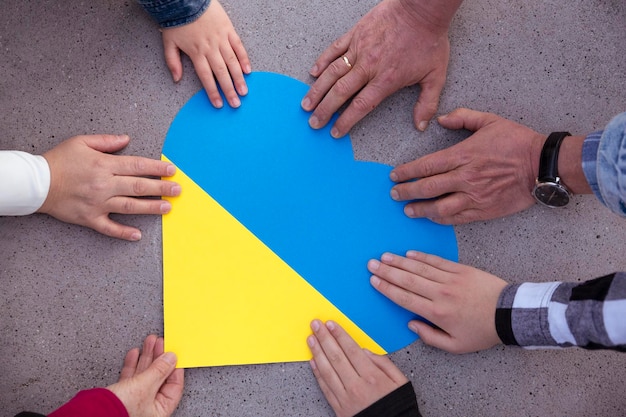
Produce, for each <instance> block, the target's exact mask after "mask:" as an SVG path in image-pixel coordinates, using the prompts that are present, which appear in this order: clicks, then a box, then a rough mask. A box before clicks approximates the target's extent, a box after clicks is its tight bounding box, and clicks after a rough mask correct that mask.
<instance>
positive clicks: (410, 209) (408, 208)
mask: <svg viewBox="0 0 626 417" xmlns="http://www.w3.org/2000/svg"><path fill="white" fill-rule="evenodd" d="M404 214H406V215H407V216H409V217H414V216H415V211H414V210H413V207H411V206H406V207H405V208H404Z"/></svg>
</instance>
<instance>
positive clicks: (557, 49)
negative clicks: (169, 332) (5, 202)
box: [0, 0, 626, 417]
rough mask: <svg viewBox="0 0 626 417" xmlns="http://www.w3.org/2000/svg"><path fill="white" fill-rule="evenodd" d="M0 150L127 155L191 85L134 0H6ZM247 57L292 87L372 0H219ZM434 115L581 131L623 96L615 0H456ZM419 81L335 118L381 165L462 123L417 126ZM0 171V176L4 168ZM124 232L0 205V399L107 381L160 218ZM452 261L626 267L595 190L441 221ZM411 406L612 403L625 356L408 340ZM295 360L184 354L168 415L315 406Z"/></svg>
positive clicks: (145, 285) (600, 406)
mask: <svg viewBox="0 0 626 417" xmlns="http://www.w3.org/2000/svg"><path fill="white" fill-rule="evenodd" d="M0 3H1V7H0V8H1V10H2V12H1V17H0V51H1V52H0V53H1V54H2V60H1V61H0V69H1V70H0V71H1V74H2V77H0V118H1V120H2V122H1V123H0V148H2V149H20V150H25V151H29V152H34V153H43V152H44V151H46V150H48V149H49V148H51V147H52V146H54V145H56V144H58V143H59V142H61V141H62V140H64V139H65V138H68V137H71V136H74V135H76V134H82V133H127V134H129V135H130V136H131V137H132V142H131V144H130V146H129V147H128V148H127V149H126V150H125V151H124V152H123V153H125V154H139V155H144V156H149V157H154V158H157V157H159V155H160V149H161V145H162V143H163V139H164V137H165V133H166V131H167V128H168V126H169V124H170V123H171V121H172V119H173V118H174V116H175V114H176V112H177V111H178V110H179V109H180V107H181V106H182V105H183V104H184V103H185V101H186V100H187V99H188V98H189V97H191V96H192V95H193V94H194V93H195V92H196V91H197V90H198V89H199V88H200V84H199V82H198V80H197V78H196V77H195V74H194V73H193V68H192V67H191V66H190V65H189V62H188V61H187V62H186V66H185V76H184V79H183V81H182V82H181V83H180V84H178V85H175V84H173V83H172V82H171V78H170V76H169V73H168V71H167V68H166V67H165V64H164V61H163V58H162V47H161V41H160V35H159V32H158V31H157V30H156V27H155V25H154V24H153V23H152V22H151V21H150V19H149V18H148V17H147V15H145V14H144V13H143V11H142V10H141V9H140V8H139V7H138V6H137V5H136V4H134V3H133V2H132V1H131V0H125V1H124V0H105V1H97V2H95V1H83V0H66V1H62V2H61V1H58V2H57V1H39V2H22V1H15V0H3V1H1V2H0ZM223 4H224V6H225V8H226V9H227V11H228V12H229V13H230V16H231V18H232V20H233V23H234V24H235V26H236V27H237V28H238V31H239V33H240V35H241V37H242V39H243V41H244V43H245V45H246V47H247V49H248V52H249V53H250V56H251V59H252V63H253V66H254V69H256V70H263V71H274V72H279V73H284V74H287V75H289V76H292V77H295V78H297V79H299V80H302V81H304V82H307V83H311V82H312V79H311V78H310V77H309V75H308V69H309V67H310V65H311V64H312V63H313V62H314V60H315V58H316V57H317V55H318V54H319V53H320V52H321V51H323V50H324V49H325V47H326V46H327V45H329V43H330V42H331V41H332V40H333V39H335V38H336V37H338V36H339V35H341V34H343V33H344V32H345V31H346V30H348V29H349V28H350V27H352V25H353V24H354V23H355V22H356V21H357V20H358V18H359V17H360V16H361V15H363V14H364V13H366V12H367V11H368V10H369V9H370V8H371V7H372V6H373V5H374V4H376V1H374V0H365V1H363V0H361V1H338V2H337V1H334V2H333V1H318V2H312V1H286V0H279V1H271V2H270V1H267V0H246V1H243V0H224V1H223ZM451 39H452V53H451V62H450V68H449V75H448V80H447V83H446V86H445V89H444V91H443V95H442V98H441V106H440V113H443V112H447V111H449V110H452V109H454V108H456V107H459V106H464V107H471V108H476V109H479V110H485V111H492V112H496V113H499V114H501V115H503V116H506V117H509V118H511V119H513V120H516V121H519V122H521V123H524V124H527V125H529V126H531V127H533V128H534V129H536V130H538V131H540V132H544V133H548V132H550V131H553V130H561V129H567V130H570V131H572V132H576V133H587V132H589V131H592V130H595V129H598V128H602V127H603V126H604V124H605V123H606V122H607V121H608V120H609V119H610V118H611V117H612V116H613V115H615V114H617V113H619V112H622V111H624V109H626V95H625V94H624V91H626V54H625V53H624V45H626V4H625V3H624V2H623V1H620V0H606V1H603V0H594V1H591V0H588V1H585V0H573V1H569V2H560V1H554V0H547V1H543V2H542V1H538V0H532V1H529V2H517V1H512V0H504V1H496V0H474V1H468V2H466V4H464V5H463V6H462V8H461V10H460V11H459V13H458V15H457V17H456V19H455V20H454V22H453V27H452V35H451ZM418 91H419V89H418V88H409V89H406V90H403V91H401V92H399V93H397V94H396V95H394V96H393V97H391V98H389V99H388V100H386V101H384V102H383V103H382V105H381V106H380V107H379V108H378V109H377V110H376V111H375V112H373V113H372V114H371V115H370V116H369V117H367V118H366V119H365V120H364V121H362V122H361V123H359V124H358V125H357V126H356V127H355V128H354V129H353V131H352V140H353V142H354V147H355V153H356V156H357V158H359V159H366V160H376V161H381V162H385V163H389V164H398V163H401V162H405V161H409V160H411V159H414V158H415V157H417V156H419V155H423V154H426V153H429V152H432V151H435V150H437V149H441V148H444V147H447V146H449V145H452V144H453V143H455V142H457V141H459V140H460V139H461V138H462V137H463V135H462V134H459V133H451V132H448V131H445V130H443V129H442V128H440V127H439V126H437V125H436V123H435V124H433V126H431V127H430V129H429V130H428V131H427V132H426V133H424V134H420V133H417V132H416V131H415V130H414V129H413V127H412V123H411V109H412V106H413V104H414V101H415V97H416V94H417V92H418ZM4 180H7V179H6V178H5V179H4ZM120 219H121V220H122V221H124V222H127V223H131V224H135V225H138V226H139V227H140V228H141V229H142V230H143V233H144V238H143V240H142V241H141V242H138V243H126V242H122V241H118V240H113V239H109V238H107V237H104V236H101V235H99V234H97V233H95V232H93V231H91V230H89V229H85V228H81V227H78V226H73V225H68V224H64V223H61V222H59V221H57V220H55V219H52V218H49V217H46V216H44V215H33V216H29V217H7V218H1V219H0V254H1V255H2V256H1V259H2V260H0V283H1V285H2V290H1V291H0V332H1V335H2V336H1V337H0V355H1V357H2V360H1V361H0V375H1V376H2V377H1V378H0V404H1V405H2V409H3V411H2V414H3V415H9V416H12V415H13V414H14V413H16V412H18V411H21V410H24V409H30V410H38V411H41V412H49V411H51V410H52V409H54V408H55V407H57V406H59V405H60V404H61V403H63V402H64V401H66V400H67V399H69V398H70V397H71V396H72V395H73V394H74V393H75V392H76V391H78V390H80V389H82V388H87V387H92V386H102V385H108V384H110V383H113V382H115V381H116V379H117V373H118V371H119V368H120V365H121V362H122V359H123V356H124V353H125V352H126V351H127V350H128V349H129V348H131V347H133V346H137V345H139V344H140V342H141V341H142V340H143V338H144V337H145V335H147V334H148V333H150V332H157V333H160V332H161V331H162V319H163V317H162V294H161V291H162V285H161V278H162V277H161V234H160V227H161V222H160V219H159V218H158V217H142V216H132V217H126V218H121V217H120ZM456 234H457V236H458V241H459V253H460V259H461V261H462V262H464V263H468V264H470V265H473V266H476V267H479V268H483V269H486V270H488V271H490V272H492V273H494V274H497V275H499V276H501V277H503V278H505V279H507V280H509V281H513V282H520V281H525V280H530V281H548V280H555V279H562V280H571V281H579V280H585V279H588V278H593V277H596V276H600V275H602V274H605V273H608V272H611V271H614V270H625V269H626V260H624V253H626V223H624V222H623V221H620V220H619V219H618V218H617V217H615V216H613V215H611V214H610V213H609V212H608V211H607V210H605V209H604V208H603V207H602V206H601V205H600V204H599V203H598V202H597V201H596V200H595V199H594V198H593V197H591V196H589V197H577V198H576V199H575V203H574V204H573V205H572V206H571V207H570V208H568V209H566V210H561V211H547V210H544V209H541V208H539V207H535V208H533V209H531V210H528V211H526V212H524V213H521V214H519V215H515V216H512V217H509V218H506V219H502V220H496V221H491V222H485V223H482V222H481V223H475V224H470V225H466V226H460V227H457V228H456ZM391 356H392V359H393V360H394V361H395V363H396V364H397V365H398V366H399V367H400V368H401V369H402V370H403V371H404V372H405V373H406V374H407V375H408V376H409V377H410V378H411V379H412V381H413V382H414V384H415V389H416V391H417V396H418V400H419V403H420V406H421V409H422V410H423V412H424V414H425V415H426V416H443V415H451V416H470V415H473V416H554V415H562V416H566V415H567V416H592V415H598V416H616V415H625V414H626V396H625V395H624V380H625V379H626V366H625V365H626V360H625V357H624V356H623V355H619V354H616V353H612V352H587V351H583V350H576V349H570V350H565V351H528V350H523V349H518V348H505V347H497V348H494V349H491V350H488V351H485V352H481V353H477V354H469V355H463V356H454V355H450V354H447V353H444V352H441V351H438V350H435V349H432V348H429V347H427V346H424V345H423V344H422V343H421V342H416V343H414V344H413V345H411V346H410V347H408V348H406V349H403V350H402V351H399V352H396V353H394V354H392V355H391ZM328 415H331V410H330V408H329V407H328V406H327V404H326V402H325V400H324V398H323V396H322V395H321V393H320V391H319V389H318V387H317V385H316V382H315V380H314V378H313V376H312V374H311V372H310V370H309V366H308V364H305V363H289V364H273V365H257V366H245V367H239V366H233V367H219V368H204V369H192V370H189V371H188V372H187V384H186V388H185V396H184V398H183V401H182V403H181V404H180V407H179V409H178V411H177V412H176V416H178V417H183V416H272V417H274V416H328Z"/></svg>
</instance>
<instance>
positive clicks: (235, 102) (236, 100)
mask: <svg viewBox="0 0 626 417" xmlns="http://www.w3.org/2000/svg"><path fill="white" fill-rule="evenodd" d="M230 106H231V107H234V108H237V107H239V106H241V100H239V97H235V98H234V99H232V100H231V103H230Z"/></svg>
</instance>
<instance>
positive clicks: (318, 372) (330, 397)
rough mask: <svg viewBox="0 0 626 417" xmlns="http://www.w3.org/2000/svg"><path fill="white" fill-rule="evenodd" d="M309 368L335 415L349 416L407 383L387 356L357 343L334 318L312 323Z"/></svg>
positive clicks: (309, 339)
mask: <svg viewBox="0 0 626 417" xmlns="http://www.w3.org/2000/svg"><path fill="white" fill-rule="evenodd" d="M311 329H313V335H311V336H309V337H308V339H307V344H308V345H309V348H310V349H311V352H312V353H313V359H311V362H310V364H311V368H312V370H313V374H314V375H315V378H316V379H317V382H318V383H319V385H320V388H321V390H322V392H323V393H324V396H325V397H326V400H327V401H328V403H329V404H330V406H331V407H332V409H333V410H334V411H335V414H337V416H338V417H351V416H353V415H355V414H357V413H358V412H360V411H362V410H364V409H365V408H367V407H368V406H370V405H371V404H373V403H375V402H376V401H378V400H379V399H381V398H383V397H384V396H385V395H387V394H389V393H390V392H392V391H394V390H395V389H396V388H399V387H401V386H402V385H404V384H405V383H407V382H408V379H407V378H406V377H405V376H404V374H403V373H402V372H401V371H400V370H399V369H398V368H397V367H396V366H395V365H394V364H393V363H392V362H391V360H389V358H387V357H386V356H378V355H375V354H373V353H371V352H370V351H368V350H366V349H361V348H360V347H359V345H357V343H356V342H355V341H354V340H353V339H352V338H351V337H350V336H349V335H348V334H347V333H346V331H345V330H343V329H342V328H341V327H340V326H339V325H338V324H337V323H335V322H334V321H327V322H326V324H324V323H322V322H321V321H319V320H313V322H311Z"/></svg>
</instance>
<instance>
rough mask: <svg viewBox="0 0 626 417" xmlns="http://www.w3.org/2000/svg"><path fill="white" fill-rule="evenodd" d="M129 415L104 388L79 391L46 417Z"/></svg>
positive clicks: (118, 400)
mask: <svg viewBox="0 0 626 417" xmlns="http://www.w3.org/2000/svg"><path fill="white" fill-rule="evenodd" d="M87 416H89V417H129V415H128V412H127V411H126V407H124V404H122V402H121V401H120V399H119V398H117V396H116V395H115V394H113V393H112V392H111V391H109V390H108V389H106V388H94V389H90V390H85V391H80V392H79V393H78V394H76V396H75V397H74V398H72V399H71V400H69V401H68V402H67V403H65V404H63V405H62V406H61V407H60V408H59V409H58V410H56V411H53V412H52V413H50V414H48V417H87Z"/></svg>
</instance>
